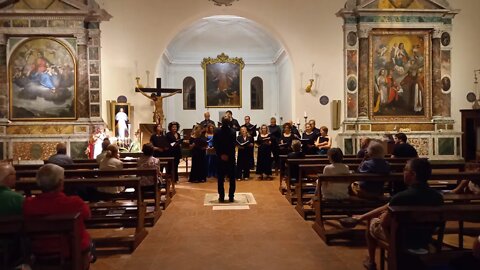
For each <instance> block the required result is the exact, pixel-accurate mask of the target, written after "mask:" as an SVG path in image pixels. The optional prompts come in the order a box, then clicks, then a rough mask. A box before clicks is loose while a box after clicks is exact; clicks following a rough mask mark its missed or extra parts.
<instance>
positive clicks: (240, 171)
mask: <svg viewBox="0 0 480 270" xmlns="http://www.w3.org/2000/svg"><path fill="white" fill-rule="evenodd" d="M237 145H238V157H237V178H249V177H250V152H251V149H252V148H253V138H252V137H250V136H247V137H245V138H244V137H243V136H241V135H240V136H238V137H237Z"/></svg>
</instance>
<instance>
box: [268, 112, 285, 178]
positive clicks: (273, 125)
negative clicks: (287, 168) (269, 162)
mask: <svg viewBox="0 0 480 270" xmlns="http://www.w3.org/2000/svg"><path fill="white" fill-rule="evenodd" d="M268 133H269V134H270V136H271V138H272V154H273V160H274V162H275V168H276V169H278V168H279V167H280V166H279V164H280V158H279V149H278V144H279V142H280V137H281V136H282V129H281V128H280V126H279V125H277V119H275V117H272V118H270V125H268Z"/></svg>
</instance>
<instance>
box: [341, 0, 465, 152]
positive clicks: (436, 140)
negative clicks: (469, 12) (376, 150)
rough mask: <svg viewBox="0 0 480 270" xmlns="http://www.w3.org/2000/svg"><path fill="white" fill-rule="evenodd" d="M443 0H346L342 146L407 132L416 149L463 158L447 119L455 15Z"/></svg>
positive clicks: (352, 146)
mask: <svg viewBox="0 0 480 270" xmlns="http://www.w3.org/2000/svg"><path fill="white" fill-rule="evenodd" d="M457 13H458V10H455V9H452V7H451V6H450V5H449V3H448V2H447V1H446V0H348V1H347V2H346V4H345V7H344V8H343V9H341V10H340V11H339V12H338V14H337V15H338V16H339V17H342V18H343V19H344V26H343V31H344V60H345V62H344V66H345V68H344V73H345V76H344V78H345V79H344V93H345V104H346V106H345V111H344V115H345V118H344V119H345V120H344V122H343V130H342V133H340V134H339V138H340V141H339V143H340V145H342V146H343V149H344V150H345V153H346V154H355V153H356V152H357V151H358V150H359V147H360V142H361V138H363V137H371V138H379V139H380V138H382V137H384V135H389V134H395V133H397V132H405V133H406V134H407V136H408V138H409V142H410V143H411V144H413V145H414V146H415V147H416V149H417V150H418V152H419V155H421V156H425V157H429V158H431V159H458V158H460V157H461V133H460V132H457V131H454V130H453V129H454V125H453V124H454V120H453V119H452V118H451V91H452V89H451V84H450V82H451V65H450V63H451V51H452V46H451V40H450V35H451V32H452V20H453V18H454V16H455V15H456V14H457Z"/></svg>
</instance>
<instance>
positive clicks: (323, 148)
mask: <svg viewBox="0 0 480 270" xmlns="http://www.w3.org/2000/svg"><path fill="white" fill-rule="evenodd" d="M315 146H316V147H317V148H318V154H319V155H326V154H327V151H328V149H330V147H332V140H331V139H330V137H329V136H328V128H327V127H326V126H321V127H320V134H319V136H318V137H317V141H316V142H315Z"/></svg>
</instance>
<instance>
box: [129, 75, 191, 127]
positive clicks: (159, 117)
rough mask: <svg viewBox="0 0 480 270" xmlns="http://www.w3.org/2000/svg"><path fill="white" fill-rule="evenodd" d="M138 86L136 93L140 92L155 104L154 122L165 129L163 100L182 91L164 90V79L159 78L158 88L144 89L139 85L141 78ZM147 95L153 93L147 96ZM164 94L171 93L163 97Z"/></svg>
mask: <svg viewBox="0 0 480 270" xmlns="http://www.w3.org/2000/svg"><path fill="white" fill-rule="evenodd" d="M136 80H137V86H135V92H140V93H141V94H142V95H144V96H145V97H146V98H148V99H150V100H152V101H153V102H154V104H155V110H154V111H153V122H155V123H156V124H158V125H160V126H161V127H163V118H164V114H163V99H164V98H167V97H171V96H173V95H175V94H177V93H181V92H182V89H172V88H162V87H161V85H162V79H161V78H157V88H142V87H141V85H140V84H139V80H140V78H138V77H137V78H136ZM146 93H151V94H150V95H147V94H146ZM162 93H169V94H168V95H164V96H162Z"/></svg>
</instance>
